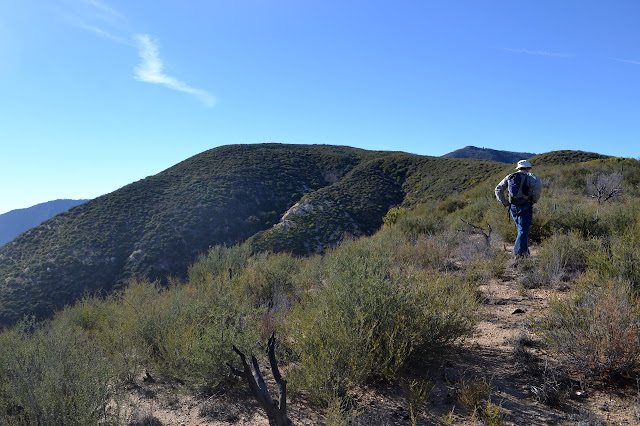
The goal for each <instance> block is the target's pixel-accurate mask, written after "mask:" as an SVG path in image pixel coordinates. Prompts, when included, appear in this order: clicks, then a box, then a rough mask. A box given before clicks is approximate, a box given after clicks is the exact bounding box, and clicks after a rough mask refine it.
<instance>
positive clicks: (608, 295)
mask: <svg viewBox="0 0 640 426" xmlns="http://www.w3.org/2000/svg"><path fill="white" fill-rule="evenodd" d="M535 327H536V329H537V330H538V332H539V333H540V334H541V336H542V338H543V340H544V341H545V342H546V343H547V344H548V345H549V347H550V348H551V350H552V351H554V352H555V353H556V354H557V355H558V357H559V359H560V361H561V363H562V365H563V366H564V367H565V368H568V369H570V370H572V371H575V372H577V373H579V374H580V375H582V376H584V377H586V378H602V379H607V378H611V377H613V376H616V375H621V374H627V373H631V372H632V371H633V369H634V368H635V367H636V365H637V362H638V358H639V356H640V305H639V301H638V298H637V295H636V293H635V292H634V291H633V290H632V288H631V286H630V284H629V283H627V282H608V283H606V284H605V285H602V286H596V285H590V286H583V287H582V288H580V289H579V290H578V291H576V293H575V294H574V295H573V296H572V297H569V298H567V299H564V300H560V299H555V300H552V301H551V302H550V309H549V312H548V313H547V314H546V315H545V316H544V317H543V318H539V319H537V320H536V321H535Z"/></svg>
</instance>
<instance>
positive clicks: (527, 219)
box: [509, 203, 533, 256]
mask: <svg viewBox="0 0 640 426" xmlns="http://www.w3.org/2000/svg"><path fill="white" fill-rule="evenodd" d="M509 210H510V211H511V217H512V218H513V222H514V223H515V224H516V229H517V230H518V236H517V237H516V242H515V244H514V246H513V254H514V255H516V256H528V255H529V245H528V239H529V227H530V226H531V221H532V220H533V205H532V204H531V203H524V204H511V207H510V208H509Z"/></svg>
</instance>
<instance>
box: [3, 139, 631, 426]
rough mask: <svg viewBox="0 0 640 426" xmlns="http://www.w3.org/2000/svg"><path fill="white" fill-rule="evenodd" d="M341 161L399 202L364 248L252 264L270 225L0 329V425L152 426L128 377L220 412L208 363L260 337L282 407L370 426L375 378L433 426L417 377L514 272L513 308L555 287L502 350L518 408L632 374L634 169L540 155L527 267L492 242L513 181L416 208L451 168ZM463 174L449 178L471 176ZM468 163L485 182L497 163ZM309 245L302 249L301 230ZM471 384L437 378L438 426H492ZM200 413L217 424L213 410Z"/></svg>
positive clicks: (220, 370)
mask: <svg viewBox="0 0 640 426" xmlns="http://www.w3.org/2000/svg"><path fill="white" fill-rule="evenodd" d="M263 148H265V149H267V150H269V149H270V147H263ZM228 149H238V148H228ZM313 149H320V150H321V149H329V150H330V148H313ZM347 152H348V150H347ZM354 155H355V154H354ZM358 155H361V156H362V157H365V156H368V155H373V157H374V158H373V159H369V160H368V161H367V162H365V160H361V161H360V162H356V164H352V163H349V161H354V158H362V157H343V156H334V157H332V158H333V161H336V163H339V164H341V165H342V167H344V169H345V172H344V173H343V174H342V176H343V179H345V180H346V181H347V182H350V181H349V179H354V177H355V175H356V173H357V172H356V170H357V169H358V168H360V167H362V168H364V171H366V172H367V173H368V174H367V177H368V182H375V183H376V184H382V185H384V188H385V190H386V191H390V192H389V194H390V195H389V194H388V195H387V196H388V197H389V198H393V197H395V196H396V195H394V194H395V193H396V192H400V193H402V192H404V193H405V198H404V202H405V203H406V206H402V205H399V204H400V203H395V204H396V205H397V206H396V207H394V208H392V209H389V210H388V212H387V213H386V214H385V215H384V218H383V220H382V222H383V223H384V225H383V226H382V227H381V228H379V229H378V230H375V229H373V230H371V231H369V232H371V233H372V235H371V236H363V237H360V238H356V237H354V236H352V237H348V238H343V239H342V241H341V242H340V243H339V244H337V245H335V246H333V247H327V246H325V247H323V250H322V253H316V254H310V255H309V256H304V257H300V256H294V255H293V254H292V253H290V252H268V251H256V250H255V249H254V247H253V246H252V244H254V243H257V244H265V245H268V244H274V245H276V243H277V244H284V243H283V241H284V238H283V237H282V235H284V234H278V233H279V232H282V231H281V229H280V228H282V227H284V226H285V225H278V226H277V227H276V228H275V229H274V230H272V231H271V233H268V232H265V233H259V234H257V235H256V237H255V238H253V239H250V240H248V241H246V242H244V243H241V244H236V245H228V246H224V245H216V246H213V247H211V248H210V250H208V252H207V253H206V254H204V255H202V256H201V257H200V258H199V260H198V261H197V262H195V263H193V264H192V265H191V266H190V267H189V268H188V271H187V273H186V274H185V277H184V278H183V279H178V278H174V279H170V280H169V281H170V282H169V285H166V286H161V285H160V284H159V282H154V281H152V280H151V279H137V280H129V281H128V282H127V283H126V285H123V286H122V287H121V288H120V289H119V290H118V291H116V292H114V293H112V294H111V295H109V296H106V297H99V296H89V295H87V296H86V297H84V298H83V299H82V300H81V301H79V302H78V303H76V304H75V305H74V306H73V307H68V308H66V309H65V310H64V311H61V312H59V313H58V314H57V315H56V316H55V318H54V319H53V320H52V321H47V322H43V323H35V322H34V321H33V320H30V319H26V320H22V321H20V322H19V323H18V324H17V325H16V326H14V327H12V328H10V329H7V330H6V331H5V332H3V333H2V334H0V422H4V423H8V424H98V423H99V422H100V423H101V424H123V423H127V422H131V421H138V422H140V423H137V424H143V423H142V422H143V421H149V422H150V421H151V418H149V417H147V418H146V419H142V418H140V413H135V412H132V411H127V410H125V409H123V408H122V407H126V402H125V400H126V395H127V394H126V392H125V391H126V390H127V389H130V388H131V386H132V384H133V383H139V382H140V377H141V376H144V377H145V380H147V379H148V380H157V381H161V382H163V383H168V384H173V386H179V387H181V388H182V389H183V391H185V390H189V391H191V392H193V393H194V394H196V395H215V396H214V397H212V398H214V399H215V398H218V399H224V395H226V393H227V392H229V391H230V389H231V388H232V383H234V381H233V380H231V377H230V372H229V369H228V367H227V366H226V365H225V363H227V362H229V363H232V364H234V365H235V366H236V367H239V365H237V363H238V361H239V360H238V359H237V355H236V354H235V353H234V352H233V351H232V349H231V348H232V345H236V346H237V347H238V348H240V349H241V350H242V351H243V352H245V353H254V354H257V353H259V352H260V348H261V347H263V345H264V342H265V341H266V338H267V336H269V335H270V334H271V333H272V332H274V331H276V332H277V335H278V336H279V338H278V340H279V342H280V344H279V347H278V357H279V360H280V361H281V364H282V368H283V371H284V374H285V375H286V377H287V380H289V383H290V386H291V390H292V392H293V393H292V395H303V396H304V398H305V400H307V401H310V402H311V403H313V404H316V405H313V408H312V410H313V411H315V412H321V413H322V415H321V417H322V419H323V422H327V423H329V424H346V423H347V422H351V423H352V424H367V421H368V420H367V419H371V417H367V416H369V415H370V414H369V413H368V410H369V409H371V407H370V406H365V405H360V404H359V402H358V401H359V399H358V395H361V394H362V392H363V389H367V388H368V387H369V386H373V385H376V384H378V385H379V384H385V383H386V384H389V385H393V384H397V386H399V387H402V388H403V389H405V391H404V392H405V393H404V395H405V398H406V399H405V402H406V405H404V407H406V408H404V409H405V410H406V413H407V422H406V423H407V424H409V421H410V422H411V423H412V424H433V423H434V421H433V419H432V418H430V417H428V415H427V413H426V411H427V410H426V409H427V407H429V406H430V405H426V403H427V401H428V399H429V394H430V392H429V389H430V387H429V382H430V380H431V378H430V376H429V372H430V371H432V370H433V369H436V370H437V368H438V366H439V365H442V363H440V361H441V360H443V359H444V360H445V364H446V359H447V357H448V356H449V354H450V351H451V349H452V348H454V347H455V346H456V345H457V344H459V343H460V342H461V340H462V339H464V338H465V337H467V336H469V335H470V334H471V333H472V332H473V331H474V327H475V324H476V323H477V321H478V320H479V318H480V315H481V312H482V310H483V308H482V301H483V300H482V298H481V297H480V296H479V293H478V288H479V286H481V285H482V284H483V283H486V282H487V281H489V280H495V279H500V278H501V277H503V276H504V275H505V274H506V271H507V269H508V268H515V270H516V271H517V279H518V281H519V286H520V288H521V292H522V294H523V295H525V296H526V294H527V291H528V290H532V289H537V288H547V289H549V290H550V291H551V290H554V291H563V292H564V294H563V295H562V296H561V297H558V298H556V299H553V300H552V301H551V303H550V306H549V309H548V311H547V313H546V314H545V315H543V316H541V315H536V313H535V312H533V313H532V315H531V317H530V321H529V323H530V328H529V330H530V332H531V333H532V336H535V337H534V338H533V340H532V338H529V340H528V342H529V343H527V344H525V343H526V342H527V340H525V339H524V338H523V339H521V345H520V346H519V347H518V351H516V352H514V355H513V356H514V359H516V361H514V362H516V363H517V365H519V366H520V367H518V368H522V371H521V373H520V374H521V375H525V376H526V377H529V378H530V380H531V381H532V382H535V383H536V386H532V387H531V389H532V391H531V392H530V393H529V394H528V395H529V396H528V398H531V401H532V404H534V403H535V404H546V405H548V406H549V407H558V408H549V410H557V416H561V415H564V414H562V413H563V411H562V407H563V405H564V404H565V403H566V402H567V401H568V399H569V398H571V397H572V395H573V394H574V393H573V392H574V390H575V389H581V391H580V392H581V395H582V394H588V393H589V392H588V390H589V389H591V388H592V387H597V386H601V384H602V383H606V384H607V386H609V387H612V388H613V389H616V386H618V387H619V386H625V385H624V383H625V380H626V379H627V378H633V377H636V376H637V375H638V374H640V370H639V369H638V361H639V360H640V358H639V356H640V298H639V293H638V292H639V288H640V287H639V285H640V284H639V283H640V270H639V269H638V267H637V265H639V264H640V215H639V214H638V213H639V212H640V201H638V199H639V195H640V186H639V185H640V162H638V161H637V160H632V159H619V158H609V159H597V160H591V161H587V162H577V163H571V164H566V162H565V164H564V165H563V166H562V167H559V166H557V165H555V164H556V161H555V156H554V154H553V153H549V154H545V156H544V159H545V162H544V163H545V164H546V165H540V166H539V167H536V170H535V172H536V173H537V174H538V176H539V177H540V178H541V180H542V182H543V185H544V191H543V196H542V198H541V201H540V203H539V204H538V205H536V208H535V209H536V211H535V214H534V224H533V226H532V232H531V240H532V241H533V242H534V247H535V250H534V253H535V254H534V256H532V257H531V258H530V259H527V260H525V261H523V262H521V263H517V264H511V263H510V260H511V256H510V255H509V254H508V253H507V252H505V250H504V249H503V245H504V244H508V243H509V242H512V241H513V239H514V237H515V235H514V234H515V232H514V230H513V224H512V223H510V222H509V221H508V220H507V218H506V213H505V210H504V208H503V207H502V206H501V205H500V204H499V203H497V202H496V201H495V199H494V196H493V187H494V185H495V183H496V182H497V181H499V179H501V178H502V177H503V175H504V174H505V173H507V172H509V171H511V170H512V166H505V165H499V167H498V168H497V169H493V170H494V172H493V175H490V177H491V179H488V180H484V181H478V183H476V184H466V187H467V188H466V189H464V188H463V187H465V183H464V181H462V182H460V185H461V190H460V191H459V192H458V191H453V193H451V195H449V196H448V197H442V198H441V197H437V196H435V194H433V195H432V194H429V193H428V191H427V187H429V188H430V187H431V185H428V182H429V181H431V182H434V185H442V186H443V187H448V186H454V184H455V183H456V182H458V181H457V180H456V179H460V180H462V178H461V177H454V176H452V174H451V173H447V175H446V176H444V177H443V178H442V179H447V181H446V183H443V182H442V181H440V180H439V179H438V178H436V177H434V176H433V175H430V174H428V173H427V171H428V170H429V167H431V168H432V169H431V170H433V168H437V167H438V166H440V167H446V168H447V170H451V168H452V167H456V166H457V165H458V164H465V163H463V162H460V163H458V162H455V161H454V162H452V163H449V161H450V160H442V161H446V163H440V162H434V161H433V160H432V159H430V158H420V157H419V158H418V159H417V160H418V161H416V162H415V163H414V162H412V161H410V160H411V156H407V155H404V154H399V153H391V154H388V155H389V157H387V158H383V159H380V158H379V157H376V156H377V155H378V154H377V153H375V154H372V153H360V154H358ZM559 155H561V156H562V158H566V156H565V154H564V153H561V154H559ZM581 155H582V154H580V153H576V154H575V157H580V156H581ZM316 158H317V157H316ZM345 158H349V159H350V160H345ZM532 161H533V162H534V164H536V162H537V161H538V160H537V158H536V157H534V158H533V160H532ZM336 163H334V165H335V164H336ZM443 164H446V166H442V165H443ZM473 164H475V163H473V162H471V163H467V164H466V166H465V167H464V169H465V170H469V173H472V172H473V168H472V167H471V168H470V165H473ZM479 164H480V166H478V167H479V170H482V171H483V173H489V172H488V171H487V169H492V168H493V167H495V165H493V164H490V163H479ZM347 165H348V166H347ZM387 165H392V167H391V170H392V171H395V170H403V172H398V173H397V175H395V176H394V175H393V174H391V173H384V174H382V176H384V177H380V176H381V173H380V172H379V171H380V170H385V167H386V166H387ZM400 166H406V168H403V167H400ZM182 167H188V168H190V167H195V166H194V165H192V164H191V163H190V162H186V164H182V165H178V166H176V168H174V169H170V170H173V172H174V173H176V175H177V176H180V175H181V174H180V173H179V172H180V170H181V168H182ZM346 169H348V170H346ZM197 170H200V169H199V168H197ZM244 170H246V169H244ZM364 171H363V172H364ZM439 171H440V173H442V169H441V170H439ZM421 172H422V173H424V174H420V173H421ZM301 173H302V172H301ZM321 175H322V174H321V173H320V172H319V174H318V175H317V176H321ZM481 176H482V175H481ZM374 178H375V179H376V180H372V179H374ZM163 179H167V177H163ZM325 180H326V179H325ZM334 180H335V179H334ZM341 181H342V179H339V180H337V181H335V182H334V184H333V185H336V184H338V183H339V182H341ZM357 182H358V181H357ZM407 182H415V183H413V184H407ZM420 183H421V184H422V185H424V186H420ZM361 185H364V186H357V184H356V182H352V183H351V184H345V186H344V187H340V186H338V188H339V189H341V190H343V191H348V190H349V188H353V191H354V192H352V194H353V193H358V192H364V194H363V197H361V198H348V197H345V201H342V203H343V204H342V205H343V206H348V207H349V208H351V210H348V214H351V215H353V216H352V217H351V218H349V219H350V220H354V221H355V223H358V222H357V221H359V220H361V219H360V216H359V215H361V214H364V213H362V211H361V210H359V209H358V205H357V203H356V201H355V200H364V201H362V202H363V203H364V202H367V200H368V198H367V195H366V194H367V193H369V192H367V191H365V189H366V188H367V186H366V185H365V184H364V183H362V184H361ZM403 185H409V186H404V188H403ZM327 186H329V185H325V187H327ZM323 188H324V187H323ZM264 189H265V190H266V188H264ZM316 191H317V192H316ZM316 191H314V192H311V191H308V194H307V195H306V197H302V196H301V197H300V198H302V200H301V203H304V202H308V203H309V204H311V206H312V207H311V209H309V210H306V211H307V212H310V213H309V214H313V213H314V212H316V211H320V212H322V210H321V209H320V208H319V207H315V206H316V204H317V203H319V202H321V200H326V201H332V199H330V198H329V197H328V194H331V193H332V192H330V191H329V188H327V189H324V190H322V189H321V188H319V189H318V190H316ZM394 191H396V192H394ZM338 192H339V191H337V192H336V193H338ZM153 193H154V194H157V193H158V192H157V191H153ZM603 193H605V194H607V195H610V196H608V197H604V196H602V195H601V194H603ZM411 194H413V195H412V196H411ZM410 196H411V199H410V200H409V197H410ZM316 197H318V198H316ZM605 198H606V200H605ZM160 199H161V198H158V199H157V200H160ZM371 199H372V200H377V198H375V197H373V196H371ZM296 200H298V201H300V200H299V198H296ZM393 200H394V201H395V198H393ZM418 201H419V202H418ZM292 202H293V201H292V200H291V197H290V198H289V199H288V201H287V203H289V204H291V203H292ZM287 203H285V202H284V201H283V204H287ZM314 208H315V210H314ZM283 209H284V210H286V209H285V208H283ZM75 210H78V209H75ZM247 214H248V212H247ZM293 217H294V218H296V217H302V218H306V216H305V215H303V214H299V213H298V214H293ZM318 217H319V218H320V219H321V218H322V216H318ZM343 217H344V218H348V216H347V214H345V215H343ZM320 219H318V220H320ZM286 220H287V218H285V221H286ZM298 220H299V219H298ZM467 224H471V225H472V226H468V225H467ZM296 226H302V225H301V224H300V223H298V222H294V223H293V224H292V225H290V229H294V228H295V227H296ZM319 226H320V225H318V227H319ZM343 226H345V228H344V229H347V227H349V226H353V225H351V224H349V223H347V224H346V225H343ZM360 226H364V225H360ZM307 229H309V228H307ZM351 229H354V228H351ZM361 232H362V234H365V233H366V232H367V228H361ZM305 235H306V234H305ZM308 235H311V236H312V237H314V238H315V236H316V235H317V234H316V230H315V228H314V229H312V230H311V231H310V233H309V234H308ZM316 241H317V240H316ZM329 241H331V240H329ZM296 244H297V243H296ZM314 244H315V242H314ZM295 247H297V248H298V249H302V248H305V249H307V248H309V247H310V248H311V249H314V246H313V245H310V246H307V245H304V244H303V245H300V244H297V245H296V246H295ZM538 346H539V347H542V348H544V351H545V353H546V354H547V355H546V359H545V360H544V361H543V360H541V359H538V358H537V355H536V354H535V353H534V352H532V349H531V348H533V347H538ZM466 350H467V351H473V348H472V347H471V348H468V349H466ZM438 360H440V361H438ZM540 365H544V366H545V367H540ZM489 373H490V372H487V374H489ZM89 377H90V378H91V379H90V380H89ZM486 380H487V379H485V381H484V385H483V384H482V383H483V382H481V381H476V382H471V383H469V382H463V381H461V382H458V383H452V384H451V386H452V387H453V386H455V387H456V389H457V390H456V391H455V392H454V394H453V395H454V397H453V398H452V399H450V400H447V401H449V402H446V403H447V404H449V405H448V406H447V408H446V410H447V411H450V413H449V415H448V416H447V417H446V418H445V417H443V418H441V419H440V421H441V422H443V423H446V424H452V422H453V420H454V419H456V418H457V419H459V420H460V421H462V422H464V421H466V420H470V419H471V420H473V421H477V420H480V421H483V422H485V423H488V424H503V422H504V418H503V415H502V414H501V407H500V406H499V405H496V404H495V402H492V400H491V392H492V386H491V383H490V382H487V381H486ZM633 383H634V385H633V386H635V381H633ZM533 389H535V390H536V391H535V392H534V391H533ZM494 401H495V400H494ZM118 407H120V408H118ZM454 410H456V411H455V412H456V413H458V414H456V415H455V416H454ZM536 410H537V411H539V408H536ZM202 413H203V414H202V416H204V417H207V418H209V417H211V418H215V416H217V415H219V414H217V413H219V410H218V409H215V410H214V409H211V410H209V411H207V410H206V409H205V408H202ZM208 416H209V417H208ZM585 416H586V414H585ZM594 416H595V414H594ZM585 418H587V419H593V418H594V417H590V418H589V417H588V416H587V417H585ZM359 419H360V420H359ZM512 420H514V419H512ZM520 420H525V423H521V424H529V423H528V422H529V420H526V419H520ZM578 420H579V419H578ZM582 420H584V418H583V419H582ZM582 420H581V421H582ZM435 423H438V421H436V422H435ZM516 423H517V421H516Z"/></svg>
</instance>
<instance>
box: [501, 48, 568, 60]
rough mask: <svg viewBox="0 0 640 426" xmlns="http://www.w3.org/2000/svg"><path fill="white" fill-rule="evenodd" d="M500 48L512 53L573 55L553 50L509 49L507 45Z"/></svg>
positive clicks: (559, 56) (563, 56)
mask: <svg viewBox="0 0 640 426" xmlns="http://www.w3.org/2000/svg"><path fill="white" fill-rule="evenodd" d="M500 50H504V51H506V52H513V53H522V54H525V55H536V56H553V57H556V58H572V57H574V56H575V55H573V54H570V53H555V52H547V51H546V50H528V49H510V48H508V47H502V48H500Z"/></svg>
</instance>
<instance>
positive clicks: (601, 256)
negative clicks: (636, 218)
mask: <svg viewBox="0 0 640 426" xmlns="http://www.w3.org/2000/svg"><path fill="white" fill-rule="evenodd" d="M605 247H606V250H599V251H596V252H593V253H592V254H591V256H590V257H589V259H588V260H587V264H588V266H589V268H590V270H591V271H592V272H593V273H595V274H597V275H598V276H600V278H601V279H605V280H606V279H614V280H615V279H621V280H625V281H628V282H630V283H631V285H632V286H633V287H634V288H635V289H636V290H638V289H640V226H637V225H636V226H635V227H634V228H632V229H630V230H628V231H627V232H626V233H624V234H623V235H614V236H612V237H611V238H610V240H609V242H608V244H606V246H605Z"/></svg>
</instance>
